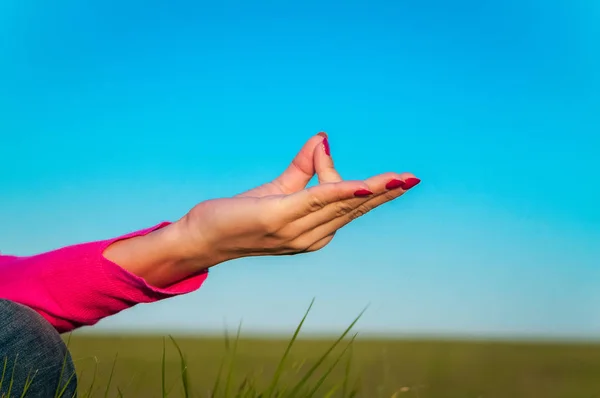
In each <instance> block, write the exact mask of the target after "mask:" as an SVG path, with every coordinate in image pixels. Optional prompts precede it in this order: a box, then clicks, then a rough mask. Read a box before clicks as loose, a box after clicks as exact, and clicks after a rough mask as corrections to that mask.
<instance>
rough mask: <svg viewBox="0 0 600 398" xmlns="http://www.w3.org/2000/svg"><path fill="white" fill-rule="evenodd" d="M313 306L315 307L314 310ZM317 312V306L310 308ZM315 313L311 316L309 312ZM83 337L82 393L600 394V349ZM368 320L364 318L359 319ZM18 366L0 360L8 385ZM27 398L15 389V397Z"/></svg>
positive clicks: (77, 342) (286, 397)
mask: <svg viewBox="0 0 600 398" xmlns="http://www.w3.org/2000/svg"><path fill="white" fill-rule="evenodd" d="M311 305H312V304H311ZM309 311H310V308H309ZM307 314H308V311H307ZM307 314H305V317H304V318H303V319H302V321H301V322H300V324H299V325H298V328H297V329H296V331H295V332H294V334H293V336H292V338H291V339H288V340H285V339H275V338H258V337H253V338H248V337H243V331H242V329H241V325H240V327H239V328H238V330H237V333H236V335H235V338H230V337H229V335H227V334H226V336H225V338H223V337H195V338H191V337H183V336H179V337H172V336H169V338H165V337H161V336H142V335H140V336H133V335H130V336H126V335H122V336H109V335H105V336H93V335H83V334H74V335H73V336H72V338H71V337H69V339H70V341H69V347H70V350H71V353H72V356H73V359H74V360H75V364H76V367H77V370H78V374H79V390H80V391H79V394H80V396H81V397H102V396H104V397H105V398H107V397H125V398H129V397H148V398H151V397H167V396H168V397H211V398H222V397H243V398H256V397H261V398H267V397H271V398H275V397H278V398H291V397H297V398H306V397H327V398H332V397H368V398H378V397H386V398H389V397H393V398H403V397H407V398H408V397H415V398H455V397H456V398H459V397H464V398H468V397H473V398H477V397H486V398H505V397H511V398H520V397H544V398H570V397H574V398H575V397H582V398H583V397H587V398H591V397H600V344H575V343H573V344H567V343H548V342H546V343H542V342H537V343H535V342H491V341H487V342H486V341H435V340H391V339H389V340H383V339H379V340H378V339H368V338H364V337H363V338H357V337H356V335H354V336H352V337H350V332H351V329H352V327H353V326H354V324H355V323H356V321H357V320H358V318H357V319H356V320H355V321H354V322H353V323H352V324H351V325H350V326H349V327H348V328H347V329H346V330H345V331H344V332H343V334H342V335H340V336H339V337H338V338H337V339H307V338H300V337H301V333H300V330H301V328H302V325H303V323H304V319H305V318H306V315H307ZM359 317H360V316H359ZM11 372H12V369H11V366H10V365H9V364H7V362H6V361H5V362H2V363H0V373H1V376H0V386H1V385H2V383H10V374H11ZM19 396H22V394H21V392H13V393H12V394H11V395H10V397H11V398H12V397H19Z"/></svg>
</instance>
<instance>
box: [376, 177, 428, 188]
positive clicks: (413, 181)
mask: <svg viewBox="0 0 600 398" xmlns="http://www.w3.org/2000/svg"><path fill="white" fill-rule="evenodd" d="M420 182H421V180H419V179H418V178H412V177H411V178H407V179H406V181H402V180H398V179H393V180H391V181H390V182H388V183H387V184H386V186H385V187H386V189H396V188H402V189H404V190H405V191H407V190H409V189H411V188H412V187H414V186H415V185H417V184H418V183H420Z"/></svg>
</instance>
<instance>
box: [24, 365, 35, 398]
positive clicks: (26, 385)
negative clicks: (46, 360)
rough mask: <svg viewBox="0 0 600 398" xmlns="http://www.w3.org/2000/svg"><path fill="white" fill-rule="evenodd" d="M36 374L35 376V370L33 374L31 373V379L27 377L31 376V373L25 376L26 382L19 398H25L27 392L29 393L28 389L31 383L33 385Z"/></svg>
mask: <svg viewBox="0 0 600 398" xmlns="http://www.w3.org/2000/svg"><path fill="white" fill-rule="evenodd" d="M36 374H37V370H36V371H35V372H33V376H32V377H31V379H30V378H29V376H31V372H29V374H28V375H27V380H25V386H23V392H22V393H21V398H25V396H26V395H27V391H29V387H31V383H33V379H34V378H35V375H36Z"/></svg>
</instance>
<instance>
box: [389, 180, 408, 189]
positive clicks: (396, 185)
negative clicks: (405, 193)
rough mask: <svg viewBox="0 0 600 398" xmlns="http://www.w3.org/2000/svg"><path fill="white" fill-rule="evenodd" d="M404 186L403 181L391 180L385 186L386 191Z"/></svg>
mask: <svg viewBox="0 0 600 398" xmlns="http://www.w3.org/2000/svg"><path fill="white" fill-rule="evenodd" d="M402 186H404V181H401V180H397V179H395V178H394V179H393V180H391V181H390V182H388V183H387V184H386V185H385V188H386V189H396V188H400V187H402Z"/></svg>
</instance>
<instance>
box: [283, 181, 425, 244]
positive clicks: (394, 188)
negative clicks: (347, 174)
mask: <svg viewBox="0 0 600 398" xmlns="http://www.w3.org/2000/svg"><path fill="white" fill-rule="evenodd" d="M414 180H418V179H417V178H415V176H414V175H412V174H409V173H403V174H397V173H385V174H380V175H378V176H375V177H371V178H369V179H368V180H366V181H365V184H366V185H367V186H368V187H369V188H368V189H369V190H370V191H371V192H373V194H372V195H367V196H362V197H352V198H349V199H346V200H340V201H337V202H335V203H332V204H330V205H328V206H326V207H324V208H323V210H321V211H318V212H314V213H311V214H308V215H306V216H305V217H304V218H302V219H299V220H297V221H295V222H294V223H293V224H290V225H289V226H288V227H286V228H287V229H290V230H291V229H295V230H297V231H310V230H313V229H315V228H318V227H320V226H322V225H324V224H327V223H330V222H331V221H333V220H335V219H337V218H340V217H342V218H343V217H348V216H349V215H352V214H355V213H356V212H359V213H363V214H364V213H366V212H368V211H370V210H371V208H370V207H369V206H371V205H374V204H377V203H379V202H377V201H378V200H379V201H383V202H382V203H385V202H386V201H390V200H393V199H395V198H397V197H399V196H401V195H402V194H403V193H404V192H406V189H408V188H407V187H408V185H409V183H412V182H414ZM415 185H416V184H415ZM402 187H404V188H406V189H402ZM382 203H380V204H382ZM380 204H377V205H380ZM333 232H335V231H333ZM333 232H332V233H333ZM327 235H328V234H327ZM323 236H325V235H323Z"/></svg>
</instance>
